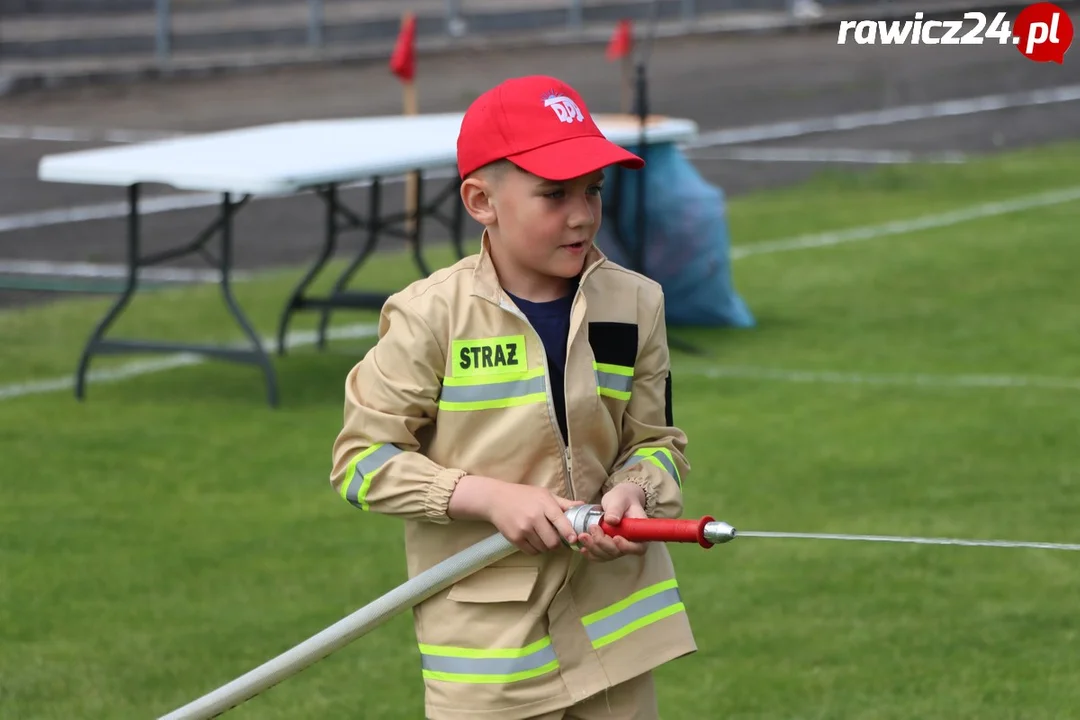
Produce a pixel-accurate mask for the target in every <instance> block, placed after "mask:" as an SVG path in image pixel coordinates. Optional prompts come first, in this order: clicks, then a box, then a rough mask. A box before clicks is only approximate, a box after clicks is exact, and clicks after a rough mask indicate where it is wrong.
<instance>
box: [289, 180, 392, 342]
mask: <svg viewBox="0 0 1080 720" xmlns="http://www.w3.org/2000/svg"><path fill="white" fill-rule="evenodd" d="M375 182H376V183H377V182H378V180H376V181H375ZM372 187H373V188H374V185H373V186H372ZM317 192H318V194H319V195H321V196H322V198H323V200H324V201H325V203H326V225H325V231H324V234H323V247H322V251H321V252H320V253H319V256H318V257H317V258H316V259H315V262H314V264H312V266H311V267H310V268H308V271H307V272H306V273H304V277H302V278H301V279H300V282H299V283H297V284H296V287H295V288H293V291H292V294H291V295H290V296H289V300H288V302H286V303H285V309H284V310H282V312H281V320H280V322H278V335H277V349H278V354H279V355H284V354H285V334H286V332H288V329H289V320H291V319H292V315H293V312H294V311H296V310H299V309H301V308H303V307H305V306H306V303H305V297H304V293H305V291H306V290H307V289H308V287H309V286H310V285H311V283H312V282H314V280H315V278H316V277H318V275H319V273H320V272H322V269H323V268H324V267H325V266H326V263H327V262H329V261H330V258H331V257H333V255H334V250H335V249H336V247H337V237H338V194H337V193H338V189H337V185H331V186H329V187H328V188H326V189H325V190H322V191H317Z"/></svg>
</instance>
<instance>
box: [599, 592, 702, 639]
mask: <svg viewBox="0 0 1080 720" xmlns="http://www.w3.org/2000/svg"><path fill="white" fill-rule="evenodd" d="M685 610H686V606H685V605H683V602H682V598H681V597H680V595H679V588H678V582H677V581H676V580H675V579H671V580H665V581H664V582H660V583H657V584H655V585H650V586H649V587H647V588H643V589H641V590H638V591H637V592H635V593H634V594H633V595H630V596H629V597H627V598H625V599H623V600H620V601H619V602H617V603H615V604H614V605H609V606H608V607H606V608H603V609H601V610H597V611H596V612H594V613H590V614H588V615H586V616H585V617H583V618H582V619H581V621H582V623H583V624H584V625H585V631H586V633H587V634H588V636H589V640H590V641H591V642H592V645H593V647H594V648H601V647H604V646H605V645H609V644H611V643H613V642H615V641H616V640H619V639H621V638H624V637H626V636H627V635H629V634H630V633H632V632H634V631H635V630H640V629H641V628H643V627H646V626H648V625H652V624H653V623H655V622H657V621H659V620H663V619H664V618H666V617H670V616H672V615H674V614H676V613H679V612H684V611H685Z"/></svg>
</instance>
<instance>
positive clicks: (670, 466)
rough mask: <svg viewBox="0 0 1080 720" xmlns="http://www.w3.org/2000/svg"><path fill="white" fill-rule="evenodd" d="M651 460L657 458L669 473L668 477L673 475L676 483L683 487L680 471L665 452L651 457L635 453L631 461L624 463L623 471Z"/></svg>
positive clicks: (656, 453) (659, 452)
mask: <svg viewBox="0 0 1080 720" xmlns="http://www.w3.org/2000/svg"><path fill="white" fill-rule="evenodd" d="M649 458H655V459H656V461H657V462H658V463H660V464H661V465H663V466H664V469H665V470H667V471H668V475H671V477H673V478H675V482H677V483H679V485H680V486H681V485H682V479H681V478H680V477H679V472H678V470H676V468H675V464H674V463H672V462H671V459H670V458H669V457H668V456H667V453H664V452H663V451H657V452H655V453H653V454H651V455H646V454H644V453H640V452H639V453H634V454H633V455H631V456H630V459H629V460H627V461H626V462H625V463H623V466H622V469H623V470H625V469H626V468H628V467H630V466H632V465H637V464H638V463H639V462H648V460H649Z"/></svg>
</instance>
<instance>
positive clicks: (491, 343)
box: [451, 335, 529, 377]
mask: <svg viewBox="0 0 1080 720" xmlns="http://www.w3.org/2000/svg"><path fill="white" fill-rule="evenodd" d="M451 352H452V355H451V357H453V358H454V372H453V375H454V377H470V376H475V375H497V374H499V373H507V372H522V371H524V370H528V369H529V360H528V357H527V356H526V353H525V336H524V335H507V336H505V337H494V338H481V339H478V340H455V341H454V343H453V345H452V348H451Z"/></svg>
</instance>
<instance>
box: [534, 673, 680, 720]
mask: <svg viewBox="0 0 1080 720" xmlns="http://www.w3.org/2000/svg"><path fill="white" fill-rule="evenodd" d="M529 720H660V710H659V708H658V707H657V703H656V686H655V685H654V684H653V676H652V673H651V672H647V673H645V674H644V675H638V676H637V677H636V678H634V679H632V680H627V681H626V682H624V683H622V684H620V685H616V686H615V687H613V688H611V689H609V690H608V691H606V692H602V693H599V694H597V695H593V696H592V697H591V698H587V699H586V700H582V701H581V702H579V703H578V704H577V705H573V706H571V707H568V708H563V709H562V710H555V711H554V712H549V713H544V714H543V715H537V716H535V717H532V718H529Z"/></svg>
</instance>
